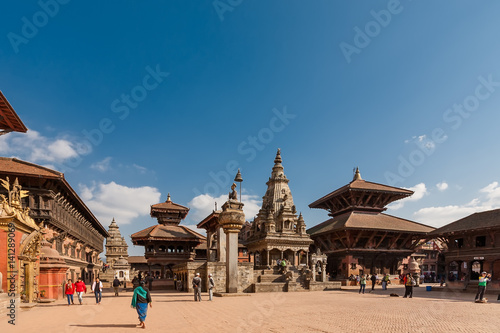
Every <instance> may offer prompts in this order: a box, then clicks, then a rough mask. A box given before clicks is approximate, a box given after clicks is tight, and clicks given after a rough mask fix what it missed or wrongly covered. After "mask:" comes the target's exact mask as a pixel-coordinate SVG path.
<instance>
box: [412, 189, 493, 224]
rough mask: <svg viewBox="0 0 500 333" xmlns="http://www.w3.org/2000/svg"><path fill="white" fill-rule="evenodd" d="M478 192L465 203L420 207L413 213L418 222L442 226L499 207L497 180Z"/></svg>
mask: <svg viewBox="0 0 500 333" xmlns="http://www.w3.org/2000/svg"><path fill="white" fill-rule="evenodd" d="M478 192H479V194H480V196H479V198H474V199H472V200H471V201H469V202H468V203H466V204H463V205H452V206H440V207H439V206H438V207H426V208H421V209H419V210H418V211H416V212H415V213H414V214H413V215H414V216H415V219H416V220H417V221H419V222H422V223H425V224H428V225H431V226H434V227H442V226H443V225H445V224H448V223H451V222H454V221H456V220H458V219H460V218H462V217H465V216H468V215H470V214H473V213H476V212H482V211H487V210H491V209H497V208H500V187H499V186H498V182H493V183H491V184H489V185H488V186H486V187H484V188H482V189H480V190H479V191H478Z"/></svg>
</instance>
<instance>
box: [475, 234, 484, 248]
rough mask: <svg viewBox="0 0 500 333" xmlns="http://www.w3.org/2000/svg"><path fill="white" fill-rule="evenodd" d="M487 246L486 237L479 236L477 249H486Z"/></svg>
mask: <svg viewBox="0 0 500 333" xmlns="http://www.w3.org/2000/svg"><path fill="white" fill-rule="evenodd" d="M485 246H486V236H477V237H476V247H485Z"/></svg>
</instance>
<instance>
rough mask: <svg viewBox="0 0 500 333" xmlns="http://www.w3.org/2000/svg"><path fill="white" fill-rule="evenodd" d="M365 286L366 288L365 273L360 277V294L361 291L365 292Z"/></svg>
mask: <svg viewBox="0 0 500 333" xmlns="http://www.w3.org/2000/svg"><path fill="white" fill-rule="evenodd" d="M367 276H368V275H367ZM365 288H366V276H365V275H364V274H363V275H361V276H360V277H359V293H358V294H361V291H363V294H364V293H365Z"/></svg>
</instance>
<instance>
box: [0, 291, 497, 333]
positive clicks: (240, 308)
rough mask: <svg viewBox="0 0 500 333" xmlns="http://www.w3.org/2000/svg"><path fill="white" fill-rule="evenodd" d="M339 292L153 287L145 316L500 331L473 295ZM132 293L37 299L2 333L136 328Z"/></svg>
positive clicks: (286, 328)
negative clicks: (98, 300)
mask: <svg viewBox="0 0 500 333" xmlns="http://www.w3.org/2000/svg"><path fill="white" fill-rule="evenodd" d="M343 288H345V289H342V290H340V291H323V292H296V293H260V294H248V295H249V296H240V297H216V298H214V300H213V301H212V302H208V301H207V300H208V296H207V295H206V294H202V299H203V300H202V302H194V301H193V296H192V295H191V294H186V293H177V292H164V291H161V292H155V291H153V292H152V299H153V307H152V308H150V309H149V311H148V317H147V319H146V324H147V328H146V330H145V331H149V332H365V333H367V332H386V333H387V332H429V333H430V332H468V333H471V332H498V328H499V327H500V316H498V311H499V310H500V302H498V301H497V300H496V298H497V297H496V295H491V294H489V295H487V297H488V298H489V299H490V302H489V303H487V304H476V303H474V302H473V298H474V294H472V293H457V292H441V291H430V292H429V291H426V290H425V287H420V288H415V292H414V297H413V298H412V299H408V298H407V299H404V298H402V297H390V296H389V294H390V293H397V294H399V295H400V296H402V294H403V293H404V290H403V287H401V286H392V287H391V288H389V290H388V291H382V290H381V289H380V286H377V287H376V289H375V291H374V292H373V293H369V288H367V291H366V293H365V294H364V295H363V294H361V295H360V294H358V291H357V287H343ZM131 295H132V293H131V292H122V293H121V294H120V296H119V297H114V296H113V295H112V293H111V292H105V293H104V295H103V300H102V304H101V305H95V301H94V298H93V297H92V295H91V294H86V295H85V297H84V305H81V306H80V305H72V306H68V305H67V303H66V301H65V300H58V301H56V302H54V303H50V304H40V305H38V306H37V307H35V308H32V309H30V310H21V312H20V313H18V315H17V318H16V322H17V325H16V326H15V327H14V326H12V325H9V324H7V320H6V319H5V318H3V320H2V322H1V323H0V331H1V332H34V331H37V332H109V333H111V332H134V331H137V330H139V331H143V330H142V329H139V328H136V327H135V325H136V323H137V322H138V320H137V314H136V311H135V310H134V309H132V308H131V307H130V299H131Z"/></svg>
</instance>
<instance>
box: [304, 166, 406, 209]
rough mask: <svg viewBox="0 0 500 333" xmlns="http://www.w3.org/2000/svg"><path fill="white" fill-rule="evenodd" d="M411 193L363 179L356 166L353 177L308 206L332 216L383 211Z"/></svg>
mask: <svg viewBox="0 0 500 333" xmlns="http://www.w3.org/2000/svg"><path fill="white" fill-rule="evenodd" d="M412 194H413V191H410V190H406V189H402V188H397V187H392V186H387V185H383V184H378V183H372V182H368V181H366V180H363V179H362V178H361V174H360V173H359V169H358V168H356V173H355V175H354V178H353V180H352V181H351V182H350V183H349V184H347V185H345V186H342V187H341V188H339V189H337V190H335V191H333V192H331V193H330V194H327V195H325V196H324V197H322V198H320V199H318V200H316V201H314V202H313V203H311V204H310V205H309V207H310V208H321V209H325V210H327V211H328V212H329V214H328V215H330V216H332V217H333V216H337V215H341V214H343V213H345V212H348V211H354V210H356V211H368V212H383V211H384V210H386V209H387V208H386V206H387V205H388V204H390V203H391V202H393V201H396V200H400V199H403V198H406V197H409V196H411V195H412Z"/></svg>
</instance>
